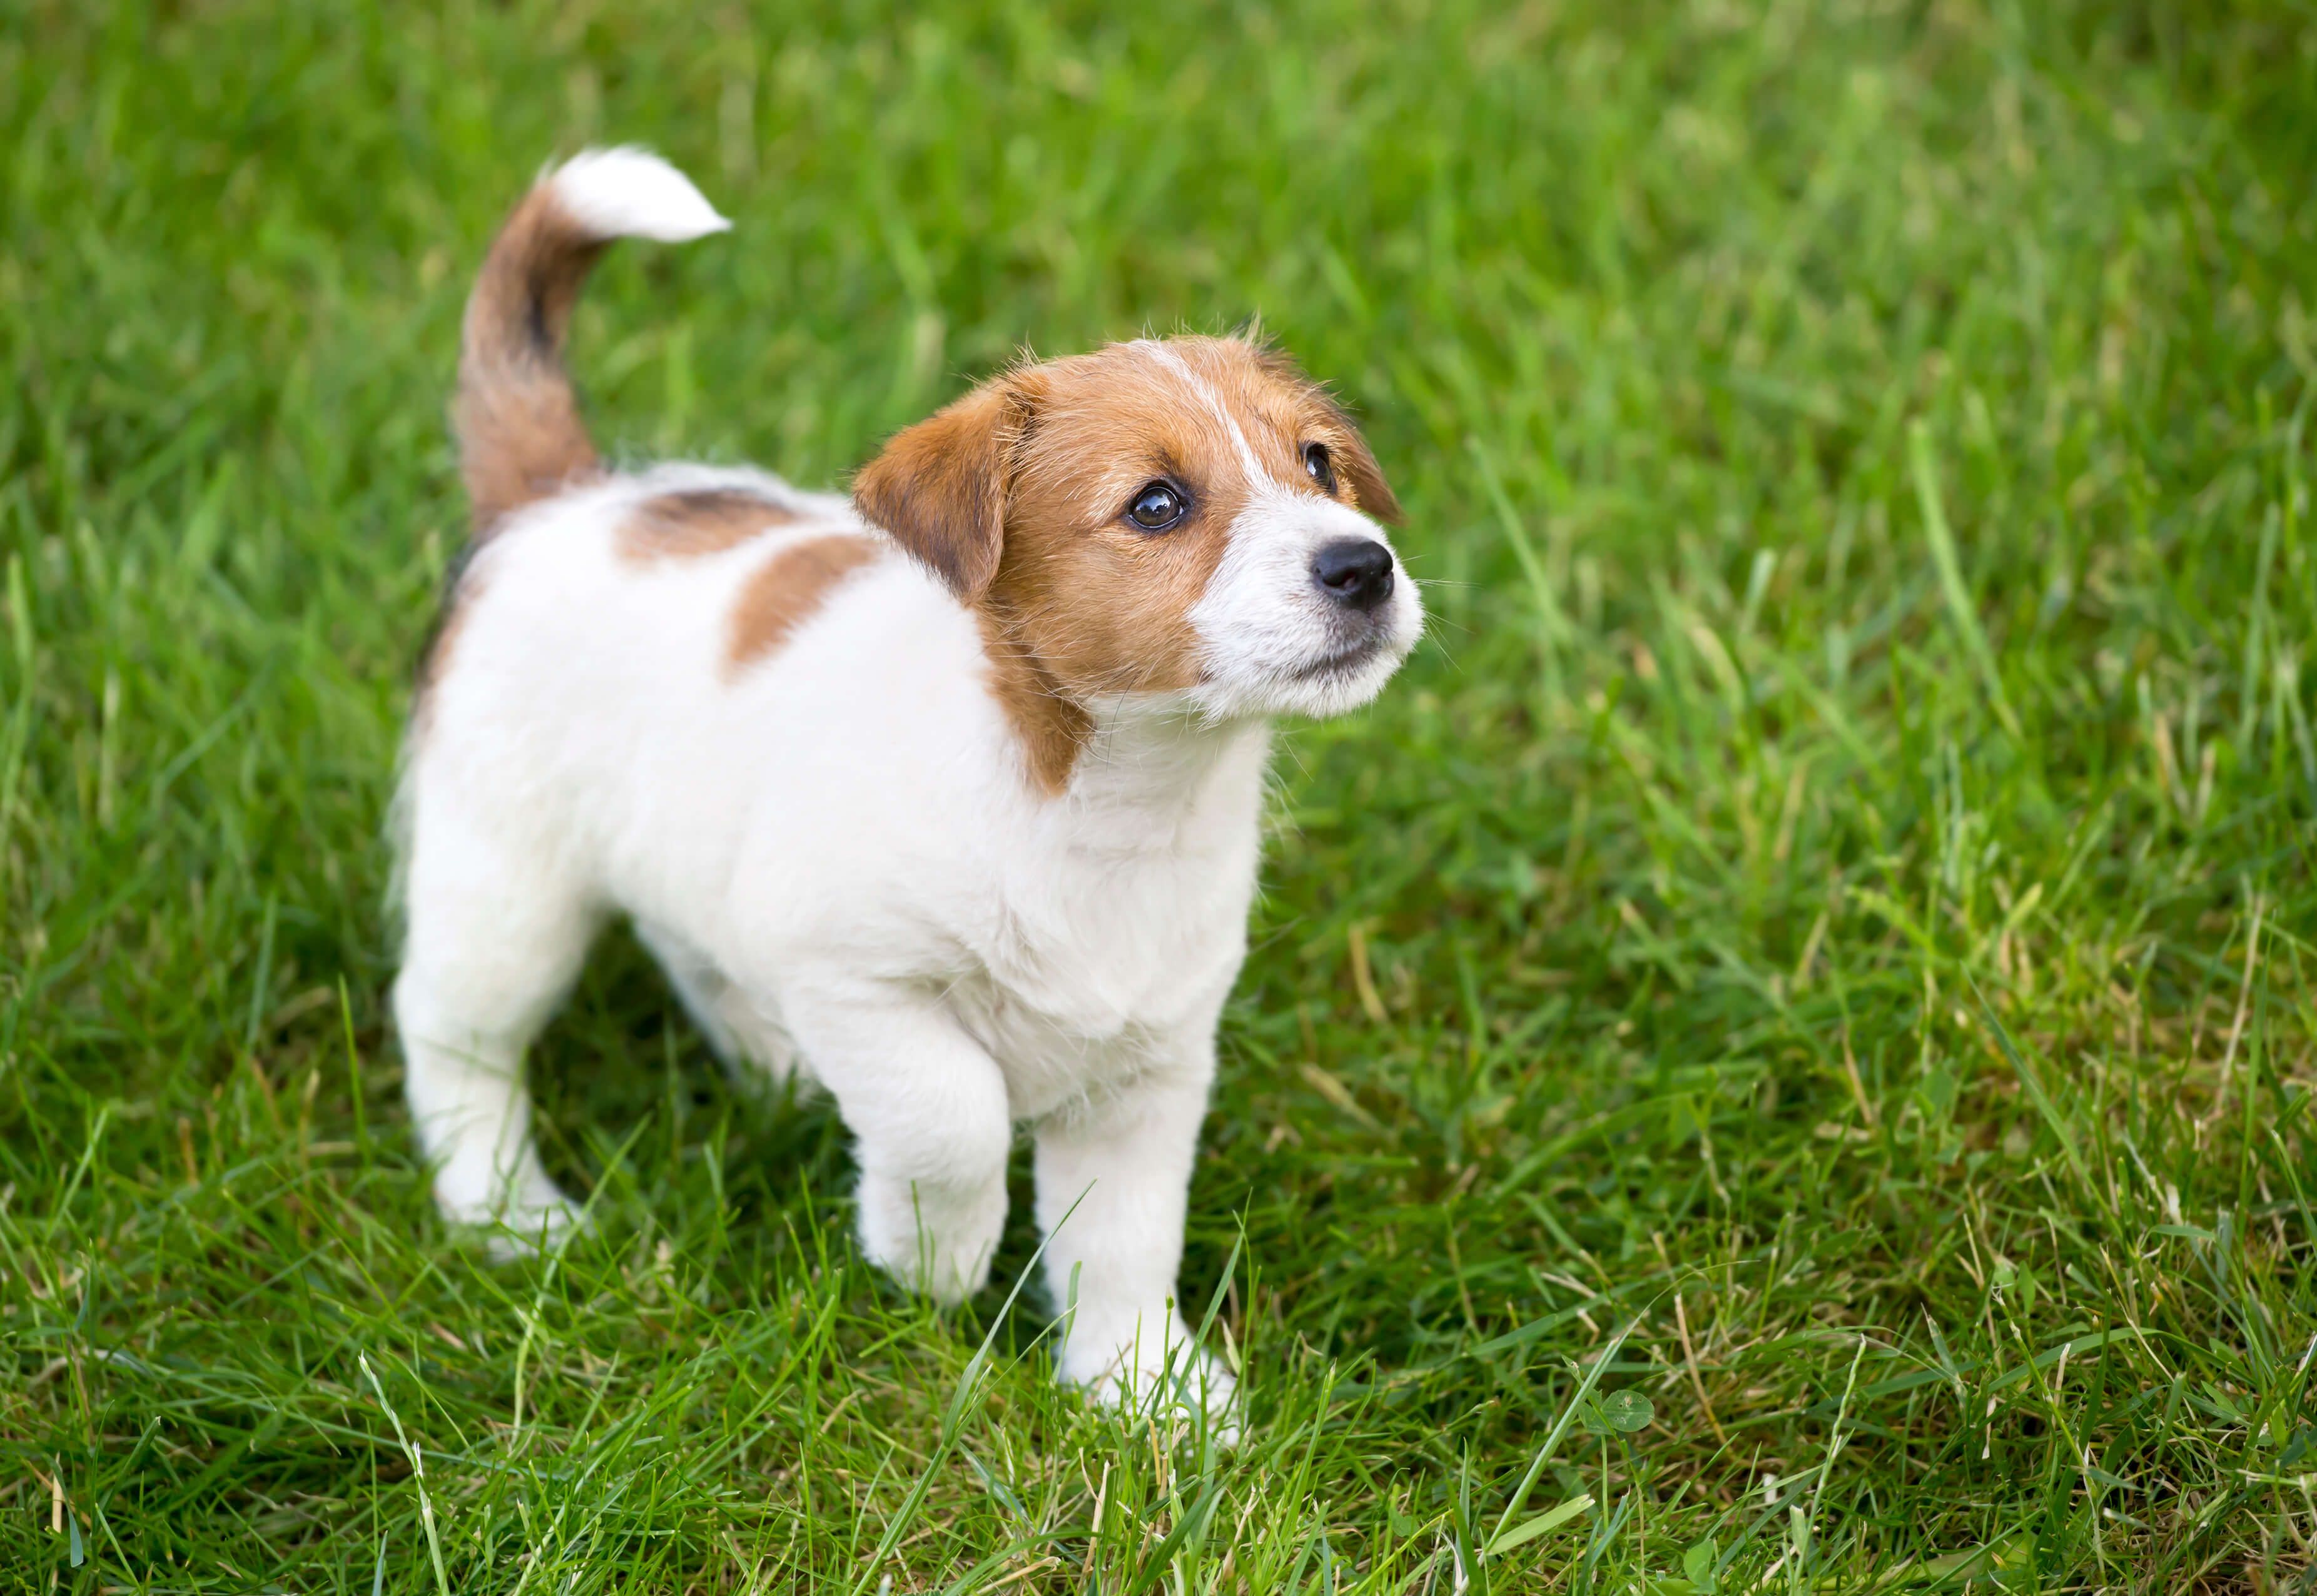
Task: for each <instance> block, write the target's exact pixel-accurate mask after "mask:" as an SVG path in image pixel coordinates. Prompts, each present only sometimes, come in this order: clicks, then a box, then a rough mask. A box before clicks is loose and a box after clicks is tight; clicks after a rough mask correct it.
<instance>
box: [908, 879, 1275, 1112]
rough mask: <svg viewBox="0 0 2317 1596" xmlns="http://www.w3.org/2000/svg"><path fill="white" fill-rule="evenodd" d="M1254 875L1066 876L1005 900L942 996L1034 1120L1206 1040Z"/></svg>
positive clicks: (1233, 962)
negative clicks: (967, 967)
mask: <svg viewBox="0 0 2317 1596" xmlns="http://www.w3.org/2000/svg"><path fill="white" fill-rule="evenodd" d="M1252 886H1253V881H1252V871H1251V869H1239V865H1238V861H1237V860H1227V861H1226V860H1200V861H1196V862H1194V863H1185V864H1176V865H1175V866H1173V867H1172V868H1157V869H1154V868H1151V867H1150V866H1147V865H1145V866H1115V867H1113V868H1111V869H1102V870H1093V871H1087V872H1083V873H1079V872H1072V873H1070V875H1069V876H1068V877H1066V878H1063V879H1062V880H1060V881H1045V882H1041V883H1039V884H1038V887H1037V889H1035V890H1033V891H1030V892H1026V893H1015V894H1009V895H1008V901H1007V902H1006V905H1005V910H1004V913H1002V914H1000V915H999V916H998V918H997V922H996V923H995V926H994V928H993V930H992V932H991V933H990V935H989V939H988V941H987V943H986V944H985V945H984V946H982V947H980V948H978V949H976V950H974V951H975V953H976V954H977V956H978V957H977V958H975V959H974V961H973V967H972V968H971V969H970V970H969V971H967V972H966V973H965V974H964V976H962V978H961V979H959V980H958V981H957V982H956V983H955V984H954V985H953V986H952V987H951V989H950V1001H951V1003H952V1005H953V1011H954V1012H956V1014H957V1015H958V1018H959V1020H960V1021H961V1022H962V1024H963V1025H964V1026H965V1027H966V1029H967V1030H969V1031H970V1032H971V1033H972V1034H973V1035H974V1036H975V1037H976V1038H977V1039H979V1040H980V1042H981V1043H982V1044H983V1045H984V1046H985V1047H987V1048H989V1051H990V1053H991V1055H992V1057H995V1058H996V1059H997V1062H998V1064H999V1066H1000V1067H1001V1068H1003V1069H1004V1070H1005V1072H1006V1081H1007V1084H1008V1086H1009V1088H1010V1090H1011V1092H1012V1095H1013V1098H1014V1107H1015V1112H1016V1113H1018V1114H1021V1115H1023V1116H1024V1117H1034V1116H1037V1115H1040V1114H1043V1113H1047V1112H1050V1111H1051V1110H1053V1109H1055V1108H1057V1107H1059V1106H1061V1105H1062V1104H1063V1103H1065V1102H1067V1101H1070V1100H1072V1099H1074V1098H1077V1097H1080V1096H1083V1095H1085V1094H1086V1093H1087V1092H1098V1091H1101V1090H1103V1089H1104V1088H1105V1087H1107V1086H1112V1085H1117V1084H1122V1083H1123V1082H1124V1081H1126V1080H1129V1079H1131V1078H1132V1077H1133V1076H1134V1075H1136V1074H1141V1073H1142V1072H1143V1071H1145V1070H1147V1069H1149V1068H1151V1067H1154V1066H1156V1065H1165V1064H1168V1063H1171V1062H1173V1061H1174V1058H1175V1056H1176V1054H1178V1053H1179V1052H1180V1051H1181V1050H1182V1049H1183V1048H1185V1047H1188V1046H1192V1045H1194V1044H1196V1043H1198V1042H1201V1041H1203V1040H1204V1039H1203V1037H1202V1036H1201V1035H1200V1032H1201V1030H1203V1028H1204V1027H1206V1026H1209V1025H1211V1024H1212V1019H1213V1014H1214V1011H1215V1009H1216V1008H1217V1007H1218V1005H1219V1004H1220V1003H1221V1000H1222V998H1223V996H1224V995H1225V994H1227V993H1228V992H1229V990H1230V984H1231V981H1232V979H1233V978H1234V977H1235V976H1237V975H1238V973H1239V963H1240V960H1241V958H1243V957H1244V954H1245V951H1246V931H1245V925H1246V915H1247V909H1248V897H1249V896H1250V893H1251V889H1252Z"/></svg>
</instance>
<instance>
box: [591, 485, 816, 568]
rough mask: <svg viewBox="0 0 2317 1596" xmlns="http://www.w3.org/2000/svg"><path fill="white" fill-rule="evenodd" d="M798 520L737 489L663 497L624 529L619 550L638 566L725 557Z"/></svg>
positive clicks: (645, 507)
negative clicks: (759, 537)
mask: <svg viewBox="0 0 2317 1596" xmlns="http://www.w3.org/2000/svg"><path fill="white" fill-rule="evenodd" d="M797 520H798V516H797V513H796V512H795V511H793V510H792V509H790V508H789V507H788V506H787V505H785V504H774V502H773V501H772V500H770V499H767V498H763V497H760V496H758V495H756V494H752V493H747V492H745V491H743V490H740V489H737V488H722V487H712V488H699V489H694V490H693V491H690V492H685V493H673V494H660V495H658V496H656V497H654V498H649V499H646V500H645V501H644V502H643V503H642V504H639V505H637V506H636V513H635V514H634V515H633V516H632V517H631V518H630V519H629V520H628V521H626V522H623V523H622V525H621V527H620V530H619V533H618V537H617V546H618V548H619V552H620V557H621V558H622V559H626V560H634V561H650V560H659V559H671V558H675V559H681V558H689V557H694V556H698V555H703V554H721V553H723V552H724V551H725V550H726V549H728V548H738V547H739V546H740V545H741V544H743V543H746V542H747V541H748V540H749V539H752V538H756V537H757V536H759V535H760V534H762V533H764V532H766V531H770V530H771V529H773V528H774V527H777V526H789V525H792V524H793V523H794V522H796V521H797Z"/></svg>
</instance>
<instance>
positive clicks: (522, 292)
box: [452, 185, 604, 539]
mask: <svg viewBox="0 0 2317 1596" xmlns="http://www.w3.org/2000/svg"><path fill="white" fill-rule="evenodd" d="M603 252H604V245H603V244H602V242H601V241H600V240H597V239H594V238H590V237H589V236H587V235H586V233H584V232H583V231H581V230H580V228H579V227H578V226H577V223H575V222H573V221H572V220H571V218H569V217H568V216H567V215H565V214H564V212H563V210H562V208H561V206H560V205H559V203H558V202H557V201H556V198H555V195H554V192H553V191H552V190H550V189H549V188H547V187H545V186H544V185H542V186H541V187H539V188H535V189H533V190H532V192H530V193H529V194H528V195H527V196H525V197H524V199H523V202H522V203H521V204H519V205H517V206H516V207H515V208H514V214H513V215H511V216H509V217H508V218H507V220H506V225H505V227H502V228H501V229H500V231H499V236H498V237H497V240H496V241H495V242H494V243H493V244H492V245H491V252H490V254H489V255H488V258H486V259H485V261H484V262H483V269H482V272H481V274H480V275H479V276H478V277H477V278H476V280H475V290H474V292H473V294H472V295H470V297H469V299H468V300H467V315H466V323H465V327H464V331H463V334H462V338H461V347H460V352H459V391H458V397H456V398H455V399H454V400H453V401H452V427H453V429H454V430H455V431H456V432H457V433H458V438H459V467H460V471H461V475H463V476H464V477H465V478H466V484H467V498H468V500H469V502H470V504H471V505H472V506H473V510H474V518H475V535H476V537H477V538H478V539H481V538H488V536H489V535H490V533H491V531H492V529H493V528H494V527H496V526H497V524H498V523H499V522H500V521H502V520H503V519H505V516H506V515H507V514H508V513H509V512H511V511H514V510H518V509H521V508H522V507H523V505H525V504H530V503H532V501H533V500H535V499H541V498H545V497H547V496H548V495H551V494H554V493H556V492H557V491H559V490H560V489H561V488H563V487H565V486H568V485H569V484H571V483H573V482H575V481H578V480H580V479H582V478H585V477H589V476H592V475H593V474H594V473H595V469H596V458H595V444H594V443H593V442H592V441H590V440H589V438H588V436H587V428H586V424H585V423H583V422H582V421H581V420H580V417H579V401H578V397H577V395H576V394H574V393H573V392H572V388H571V379H570V376H569V374H568V373H567V372H566V371H565V370H564V368H563V339H564V334H565V333H566V331H567V330H568V327H569V326H570V323H571V307H572V305H573V303H574V302H575V301H576V300H577V299H578V297H579V285H580V284H581V282H582V281H585V280H586V275H587V269H588V267H590V266H591V265H593V264H594V263H595V257H596V256H597V255H599V254H603Z"/></svg>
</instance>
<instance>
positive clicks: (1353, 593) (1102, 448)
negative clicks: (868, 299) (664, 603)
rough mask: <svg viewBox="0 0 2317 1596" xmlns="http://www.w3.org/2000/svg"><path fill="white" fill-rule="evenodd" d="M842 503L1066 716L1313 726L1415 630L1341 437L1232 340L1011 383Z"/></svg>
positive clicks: (1371, 679) (1102, 358)
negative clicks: (1027, 662)
mask: <svg viewBox="0 0 2317 1596" xmlns="http://www.w3.org/2000/svg"><path fill="white" fill-rule="evenodd" d="M853 493H854V502H855V503H856V504H858V505H859V507H860V509H861V511H862V513H863V514H864V515H865V516H867V517H868V519H870V520H871V521H872V522H876V523H877V524H878V525H880V526H881V527H883V528H884V529H885V530H886V531H889V532H890V533H891V534H892V536H893V537H894V538H895V539H897V540H898V541H899V543H900V544H901V546H902V547H903V548H906V549H908V551H909V552H910V553H911V554H913V555H915V556H916V557H917V558H918V559H919V560H920V561H922V562H923V563H924V564H925V565H926V566H928V567H929V568H931V569H932V570H933V571H934V572H935V574H936V575H939V576H940V577H941V578H942V580H943V581H944V582H945V583H947V584H949V586H950V588H951V589H952V591H953V592H954V593H957V595H958V596H959V598H961V599H962V600H963V601H964V602H966V603H967V604H968V605H970V606H971V607H973V608H975V609H977V610H978V611H980V612H981V613H982V614H983V615H984V617H985V618H986V619H987V620H989V622H991V623H993V624H992V625H991V626H990V627H989V630H991V631H993V632H994V634H995V636H996V638H997V639H998V640H999V643H1000V646H1006V647H1009V648H1012V649H1016V650H1019V651H1021V652H1022V653H1023V654H1024V655H1027V656H1029V657H1031V658H1033V659H1034V661H1035V662H1036V664H1038V665H1039V666H1040V667H1041V668H1042V670H1043V672H1044V673H1046V674H1047V675H1049V676H1051V679H1052V681H1053V682H1054V683H1055V685H1057V686H1058V687H1060V689H1061V690H1062V691H1065V692H1067V693H1068V694H1069V696H1070V697H1072V698H1073V699H1076V700H1080V701H1086V700H1096V699H1100V698H1104V697H1108V696H1114V695H1118V694H1130V693H1136V694H1145V693H1147V694H1171V695H1174V696H1176V697H1177V698H1178V699H1180V700H1183V701H1185V702H1186V703H1189V704H1191V705H1193V706H1194V707H1196V708H1198V709H1203V710H1204V711H1206V712H1208V713H1210V714H1215V715H1221V716H1241V715H1261V714H1272V713H1292V714H1304V715H1332V714H1336V713H1338V712H1340V711H1342V710H1345V709H1352V708H1354V707H1355V706H1356V705H1359V704H1363V703H1365V702H1366V701H1367V700H1369V699H1371V698H1373V697H1374V696H1375V694H1376V692H1377V691H1378V690H1380V689H1381V688H1382V686H1383V683H1384V682H1385V680H1386V679H1387V678H1389V677H1390V676H1391V673H1392V672H1393V671H1394V670H1395V669H1397V668H1398V666H1399V664H1400V661H1401V660H1402V659H1404V658H1406V657H1407V655H1408V651H1409V648H1411V647H1412V646H1414V645H1415V642H1416V638H1417V636H1418V632H1419V631H1421V629H1422V628H1423V607H1422V605H1421V604H1420V603H1419V602H1418V599H1417V596H1416V586H1415V584H1414V583H1412V582H1410V581H1409V579H1408V575H1407V573H1406V572H1405V571H1403V570H1402V569H1401V568H1400V562H1399V560H1398V559H1397V558H1396V557H1394V555H1393V553H1392V549H1391V543H1390V541H1389V540H1388V539H1386V537H1385V536H1384V533H1383V531H1382V526H1381V525H1379V523H1380V522H1391V523H1396V522H1398V521H1399V518H1400V506H1399V504H1398V503H1397V502H1396V501H1395V500H1394V499H1393V497H1392V494H1391V488H1390V487H1389V486H1386V485H1385V483H1384V479H1383V474H1382V471H1381V470H1379V469H1378V468H1377V466H1376V462H1375V457H1374V456H1373V454H1371V453H1370V452H1369V451H1368V446H1367V443H1366V441H1364V439H1363V438H1362V437H1361V436H1360V433H1359V430H1358V428H1356V427H1355V426H1354V425H1353V424H1352V422H1351V418H1350V417H1349V416H1347V415H1345V414H1344V411H1343V409H1342V407H1341V406H1338V405H1337V404H1336V403H1335V401H1334V400H1332V399H1331V398H1329V397H1328V395H1327V393H1326V391H1325V390H1323V389H1322V388H1320V387H1319V385H1318V384H1316V383H1314V382H1312V381H1311V379H1309V378H1307V377H1305V376H1304V375H1303V374H1302V372H1301V371H1299V370H1296V368H1295V367H1294V365H1293V363H1292V362H1291V361H1288V360H1286V359H1285V358H1284V356H1282V355H1279V354H1277V353H1275V352H1272V351H1270V350H1266V349H1264V348H1261V347H1259V346H1257V345H1256V344H1253V343H1248V342H1246V341H1244V340H1241V339H1237V338H1172V339H1167V340H1165V341H1163V342H1162V341H1159V340H1155V339H1141V340H1138V341H1136V342H1134V343H1118V344H1113V345H1111V346H1110V347H1109V348H1107V349H1104V350H1101V351H1098V352H1096V353H1093V354H1087V355H1079V356H1077V357H1074V358H1071V359H1068V360H1059V361H1046V362H1044V363H1042V364H1038V365H1030V366H1024V367H1021V368H1019V369H1017V370H1013V371H1011V372H1008V373H1006V375H1004V376H1001V377H997V378H995V379H991V380H990V381H989V382H988V383H986V384H984V385H983V386H982V387H981V388H977V389H976V390H975V391H974V392H972V393H971V394H969V395H967V396H966V397H964V398H962V399H960V400H959V401H958V402H957V403H955V404H953V405H952V406H949V408H947V409H945V410H944V411H942V412H940V413H939V414H938V415H934V416H933V417H931V418H930V419H928V420H926V421H924V422H920V423H919V424H917V425H916V426H913V427H910V428H908V430H907V431H905V432H900V433H899V434H898V435H896V436H895V437H894V438H893V440H892V441H891V442H890V443H889V444H888V445H887V446H886V448H885V450H884V452H883V453H882V454H881V455H879V456H878V458H877V459H874V460H872V462H870V464H869V465H868V466H867V467H866V468H863V471H862V472H861V474H860V476H859V477H857V478H856V479H855V480H854V488H853Z"/></svg>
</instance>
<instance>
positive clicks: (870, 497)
mask: <svg viewBox="0 0 2317 1596" xmlns="http://www.w3.org/2000/svg"><path fill="white" fill-rule="evenodd" d="M1029 425H1030V396H1029V393H1028V390H1027V385H1026V384H1025V383H1024V381H1023V380H1022V379H1021V378H1020V376H1018V375H1016V376H1010V377H1000V378H997V379H993V380H991V381H989V382H986V383H984V384H982V386H981V387H980V388H976V389H974V390H973V391H972V392H971V393H970V394H968V395H966V396H965V397H963V398H962V399H960V400H958V401H957V402H956V403H955V404H953V405H951V406H948V407H947V408H946V409H944V410H938V411H935V413H934V414H933V415H930V416H928V417H926V419H925V420H924V421H921V422H919V423H917V424H916V425H915V426H911V427H904V428H903V429H902V430H901V431H899V432H896V433H894V434H893V436H892V437H891V438H890V439H889V440H887V441H886V444H885V448H884V450H883V452H881V454H879V455H878V456H877V458H876V459H873V460H871V461H870V462H869V463H868V464H867V465H865V466H863V467H862V468H861V471H860V474H859V475H858V476H856V477H854V479H853V503H854V506H855V507H856V508H857V509H859V511H860V512H861V513H862V514H863V516H865V517H866V518H867V519H869V520H870V521H872V522H875V523H876V524H877V525H879V526H881V527H882V528H884V529H885V531H888V532H890V533H891V534H892V537H893V540H894V541H895V542H897V543H899V545H900V546H901V547H902V548H905V549H907V550H908V552H909V553H910V554H911V555H914V556H915V557H917V560H918V562H919V563H920V564H922V565H924V566H926V568H927V569H928V570H930V571H932V572H933V574H934V575H936V576H939V577H940V578H941V579H942V580H943V581H944V582H945V583H947V584H949V588H950V591H951V592H952V593H955V594H957V596H958V597H959V598H961V599H963V600H964V601H965V602H967V603H971V602H974V601H975V600H976V599H979V598H980V596H981V595H982V593H985V592H986V591H988V589H989V584H990V580H991V578H993V577H995V576H996V575H997V557H998V556H999V555H1000V554H1001V553H1002V552H1003V551H1004V548H1005V543H1006V491H1007V487H1008V485H1009V479H1010V477H1012V475H1013V456H1014V450H1015V446H1016V445H1017V444H1018V443H1020V442H1021V441H1022V438H1023V435H1024V432H1027V431H1028V429H1029Z"/></svg>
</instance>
